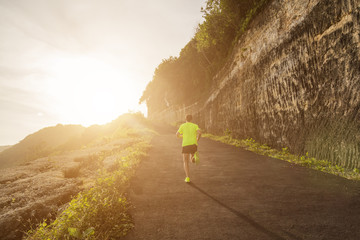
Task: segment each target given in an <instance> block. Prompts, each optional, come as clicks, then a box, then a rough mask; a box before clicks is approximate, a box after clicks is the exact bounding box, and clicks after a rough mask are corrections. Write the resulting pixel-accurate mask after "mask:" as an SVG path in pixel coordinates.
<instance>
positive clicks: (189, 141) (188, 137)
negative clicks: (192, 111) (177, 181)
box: [176, 115, 201, 183]
mask: <svg viewBox="0 0 360 240" xmlns="http://www.w3.org/2000/svg"><path fill="white" fill-rule="evenodd" d="M191 120H192V115H186V123H183V124H181V126H180V128H179V130H178V131H177V132H176V136H177V137H178V138H182V139H183V140H182V154H183V161H184V170H185V175H186V178H185V182H187V183H189V182H190V177H189V161H190V158H191V161H192V162H193V163H196V164H197V163H199V155H198V152H197V142H198V141H199V139H200V137H201V131H200V128H199V126H198V125H196V124H195V123H192V122H191Z"/></svg>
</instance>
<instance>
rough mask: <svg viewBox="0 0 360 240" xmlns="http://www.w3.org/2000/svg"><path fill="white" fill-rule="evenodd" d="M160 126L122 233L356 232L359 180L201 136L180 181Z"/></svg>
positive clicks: (259, 235)
mask: <svg viewBox="0 0 360 240" xmlns="http://www.w3.org/2000/svg"><path fill="white" fill-rule="evenodd" d="M175 131H176V130H174V129H172V130H169V129H163V130H161V131H160V135H159V136H156V137H155V138H154V139H153V142H152V145H153V148H152V149H151V151H150V153H149V157H147V158H146V159H145V160H143V162H142V163H141V166H140V167H139V168H138V170H137V173H136V176H135V177H134V178H133V179H132V181H131V184H130V190H129V198H130V201H131V202H132V204H133V209H132V210H131V214H132V215H133V218H134V223H135V228H134V229H133V230H132V231H131V232H130V233H129V234H128V235H127V236H126V238H125V239H136V240H139V239H147V240H152V239H157V240H159V239H187V240H193V239H249V240H256V239H326V240H330V239H360V227H359V226H360V184H359V183H358V182H353V181H350V180H346V179H343V178H340V177H337V176H333V175H330V174H326V173H323V172H319V171H315V170H311V169H307V168H304V167H301V166H296V165H293V164H290V163H287V162H284V161H281V160H277V159H272V158H269V157H264V156H260V155H257V154H255V153H252V152H249V151H246V150H244V149H241V148H236V147H233V146H228V145H226V144H222V143H219V142H215V141H212V140H209V139H205V138H202V139H201V140H200V142H199V154H200V164H199V165H198V166H195V165H191V166H190V174H191V175H190V179H191V183H189V184H188V183H185V182H184V179H185V174H184V170H183V165H182V155H181V140H180V139H177V138H176V137H175Z"/></svg>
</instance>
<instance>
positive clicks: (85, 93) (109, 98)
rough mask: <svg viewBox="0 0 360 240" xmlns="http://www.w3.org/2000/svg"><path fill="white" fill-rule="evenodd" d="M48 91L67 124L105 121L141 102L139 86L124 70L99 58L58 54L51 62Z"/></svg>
mask: <svg viewBox="0 0 360 240" xmlns="http://www.w3.org/2000/svg"><path fill="white" fill-rule="evenodd" d="M49 72H50V77H49V80H48V81H47V87H46V88H45V89H47V94H48V95H49V96H50V98H51V102H52V104H53V111H54V113H56V115H58V116H59V118H60V119H61V121H62V122H63V123H78V124H82V125H84V126H89V125H92V124H103V123H106V122H109V121H111V120H113V119H115V118H116V117H118V116H119V115H121V114H123V113H125V112H128V111H129V109H132V108H133V107H134V103H136V104H137V101H138V100H137V98H138V96H137V95H138V94H137V89H136V87H135V86H134V85H133V83H132V81H131V79H130V78H129V77H128V75H129V74H127V73H126V72H124V71H120V70H119V69H116V68H115V67H113V66H111V65H109V64H106V63H104V62H102V61H100V60H98V59H95V58H90V57H83V56H70V57H69V56H68V57H61V58H59V57H57V58H55V59H53V60H52V61H50V63H49Z"/></svg>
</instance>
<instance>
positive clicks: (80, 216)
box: [27, 137, 150, 239]
mask: <svg viewBox="0 0 360 240" xmlns="http://www.w3.org/2000/svg"><path fill="white" fill-rule="evenodd" d="M149 141H150V139H149V137H145V138H139V139H138V142H136V143H134V144H133V145H131V146H129V147H127V148H126V149H125V151H126V152H127V153H128V154H127V155H126V156H121V154H120V153H119V152H118V153H117V154H118V159H117V165H118V167H117V169H116V170H115V171H112V172H107V171H106V170H104V169H102V170H101V171H100V177H99V178H98V179H97V180H96V182H95V184H94V186H93V187H92V188H90V189H88V190H85V191H83V192H80V193H79V194H78V195H77V196H76V197H75V198H74V199H73V200H72V201H71V202H70V204H69V206H68V207H67V208H66V209H65V210H64V211H63V212H62V213H61V214H60V215H59V216H58V217H57V218H56V219H55V220H54V221H52V222H49V221H47V220H45V221H44V222H42V223H41V224H40V225H39V226H38V227H37V228H36V229H33V230H30V231H29V232H28V233H27V239H118V238H119V237H122V236H124V235H126V233H127V232H128V231H129V230H130V229H131V228H132V227H133V223H132V220H131V217H130V215H129V214H128V208H129V203H128V202H127V200H126V197H125V195H124V192H125V189H126V186H127V183H128V180H129V178H130V177H131V176H132V175H133V173H134V170H135V167H136V166H137V165H138V164H139V162H140V160H141V159H142V158H144V157H145V156H146V153H147V151H148V149H149V147H150V145H149ZM98 156H99V158H105V156H106V155H98ZM100 160H102V159H100Z"/></svg>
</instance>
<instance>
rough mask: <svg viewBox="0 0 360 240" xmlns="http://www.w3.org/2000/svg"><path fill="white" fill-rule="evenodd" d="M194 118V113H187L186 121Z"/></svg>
mask: <svg viewBox="0 0 360 240" xmlns="http://www.w3.org/2000/svg"><path fill="white" fill-rule="evenodd" d="M191 120H192V115H191V114H189V115H186V121H188V122H190V121H191Z"/></svg>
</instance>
